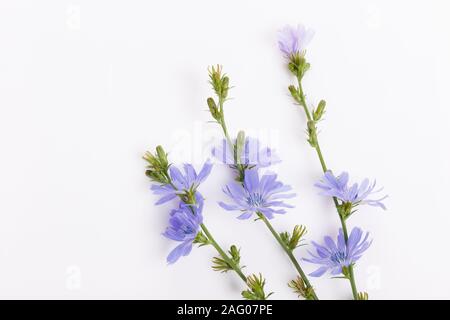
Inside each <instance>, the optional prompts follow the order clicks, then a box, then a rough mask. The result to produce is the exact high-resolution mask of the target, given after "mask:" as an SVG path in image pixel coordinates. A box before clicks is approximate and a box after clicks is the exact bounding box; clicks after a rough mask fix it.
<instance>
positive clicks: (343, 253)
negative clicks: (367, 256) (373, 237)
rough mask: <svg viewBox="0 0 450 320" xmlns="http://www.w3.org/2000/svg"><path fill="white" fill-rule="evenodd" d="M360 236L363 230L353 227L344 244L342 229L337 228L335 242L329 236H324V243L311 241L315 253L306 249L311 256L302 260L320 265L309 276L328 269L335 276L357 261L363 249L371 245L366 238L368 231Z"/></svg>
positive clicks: (318, 275)
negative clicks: (337, 232)
mask: <svg viewBox="0 0 450 320" xmlns="http://www.w3.org/2000/svg"><path fill="white" fill-rule="evenodd" d="M362 237H363V231H362V230H361V229H360V228H353V230H352V232H351V233H350V236H349V238H348V241H347V244H346V243H345V239H344V234H343V232H342V229H339V234H338V237H337V242H336V243H335V242H334V241H333V239H331V237H329V236H326V237H325V238H324V242H325V243H324V245H320V244H317V243H315V242H314V241H313V242H312V244H313V246H314V248H315V250H316V253H311V252H309V251H308V253H309V254H310V255H311V258H308V259H307V258H304V259H303V260H304V261H307V262H310V263H314V264H318V265H320V266H321V267H319V268H318V269H317V270H316V271H314V272H312V273H310V276H312V277H320V276H322V275H323V274H324V273H325V272H327V271H330V273H331V274H332V275H335V276H336V275H339V274H342V273H343V270H344V269H343V268H344V267H345V268H348V267H349V266H350V265H353V264H354V263H355V262H356V261H358V260H359V258H361V256H362V254H363V253H364V251H366V250H367V249H368V248H369V246H370V245H371V243H372V241H368V240H367V238H368V237H369V233H366V235H365V236H364V238H362Z"/></svg>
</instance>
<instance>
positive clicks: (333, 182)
mask: <svg viewBox="0 0 450 320" xmlns="http://www.w3.org/2000/svg"><path fill="white" fill-rule="evenodd" d="M348 181H349V175H348V173H347V172H345V171H344V172H342V173H341V174H340V175H339V176H337V177H336V176H334V175H333V173H332V172H331V171H327V172H325V174H324V176H323V179H322V181H320V182H317V183H316V184H315V186H316V187H317V188H319V189H320V190H321V192H320V194H321V195H324V196H330V197H336V198H338V199H339V200H341V201H342V202H343V203H344V204H345V203H349V204H351V206H357V205H359V204H367V205H369V206H374V207H380V208H382V209H384V210H386V206H385V205H384V204H383V203H382V201H383V200H384V199H386V198H387V196H384V197H382V198H379V199H369V197H370V196H371V195H373V194H375V193H377V192H380V191H381V190H382V189H378V190H375V191H374V189H375V185H376V181H374V182H373V183H370V182H369V179H364V180H363V181H362V182H361V184H358V183H354V184H353V185H351V186H350V185H349V184H348Z"/></svg>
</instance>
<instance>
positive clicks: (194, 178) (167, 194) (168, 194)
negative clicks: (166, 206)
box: [151, 160, 213, 205]
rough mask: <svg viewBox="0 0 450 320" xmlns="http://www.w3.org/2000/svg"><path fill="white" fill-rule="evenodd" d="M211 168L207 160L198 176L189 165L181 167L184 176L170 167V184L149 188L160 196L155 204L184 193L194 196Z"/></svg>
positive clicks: (176, 169) (175, 168) (173, 167)
mask: <svg viewBox="0 0 450 320" xmlns="http://www.w3.org/2000/svg"><path fill="white" fill-rule="evenodd" d="M212 166H213V165H212V163H211V162H210V161H209V160H208V161H206V162H205V164H204V165H203V167H202V169H201V170H200V172H199V173H198V174H197V172H196V171H195V169H194V167H193V166H192V165H191V164H184V165H183V170H184V174H183V173H182V172H181V171H180V170H179V169H178V168H177V167H175V166H173V165H172V166H170V168H169V175H170V181H171V183H167V184H163V185H152V186H151V190H152V191H153V193H154V194H156V195H159V196H161V198H160V199H159V200H158V201H157V202H156V204H157V205H158V204H163V203H165V202H168V201H170V200H172V199H174V198H176V197H177V196H179V195H181V194H185V193H186V192H189V193H190V194H194V193H195V191H196V190H197V188H198V186H199V185H200V184H201V183H202V182H203V181H205V179H206V178H207V177H208V176H209V174H210V173H211V169H212Z"/></svg>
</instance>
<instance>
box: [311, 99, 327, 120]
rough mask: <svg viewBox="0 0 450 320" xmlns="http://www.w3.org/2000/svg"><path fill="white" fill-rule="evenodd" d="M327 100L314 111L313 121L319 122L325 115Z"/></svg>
mask: <svg viewBox="0 0 450 320" xmlns="http://www.w3.org/2000/svg"><path fill="white" fill-rule="evenodd" d="M326 104H327V103H326V102H325V100H320V102H319V105H318V106H317V109H316V110H315V111H314V114H313V119H314V121H319V120H320V119H321V118H322V116H323V114H324V113H325V106H326Z"/></svg>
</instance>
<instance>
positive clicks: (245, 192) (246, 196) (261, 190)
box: [219, 170, 295, 219]
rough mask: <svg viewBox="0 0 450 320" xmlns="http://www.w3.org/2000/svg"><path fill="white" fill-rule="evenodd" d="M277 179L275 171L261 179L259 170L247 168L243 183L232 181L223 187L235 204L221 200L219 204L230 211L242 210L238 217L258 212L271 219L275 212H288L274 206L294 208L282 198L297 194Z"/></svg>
mask: <svg viewBox="0 0 450 320" xmlns="http://www.w3.org/2000/svg"><path fill="white" fill-rule="evenodd" d="M276 179H277V175H276V174H273V173H272V174H264V175H263V176H262V177H261V179H260V178H259V174H258V170H246V171H245V178H244V182H243V184H240V183H237V182H232V183H230V184H229V185H227V186H225V188H224V189H223V191H224V192H225V194H227V195H228V196H229V197H230V198H231V199H232V200H233V202H234V204H226V203H223V202H219V205H220V206H221V207H222V208H224V209H225V210H228V211H241V212H242V214H241V215H240V216H238V219H248V218H250V217H251V216H252V215H253V214H254V213H258V212H260V213H262V214H264V215H265V216H266V217H267V218H269V219H272V218H273V215H274V214H275V213H276V214H283V213H285V212H286V211H285V210H284V209H274V208H293V206H291V205H288V204H286V203H284V202H283V201H281V200H280V199H288V198H292V197H294V196H295V194H294V193H286V192H287V191H290V190H291V189H292V188H291V187H290V186H287V185H284V184H283V183H281V182H279V181H277V180H276Z"/></svg>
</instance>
